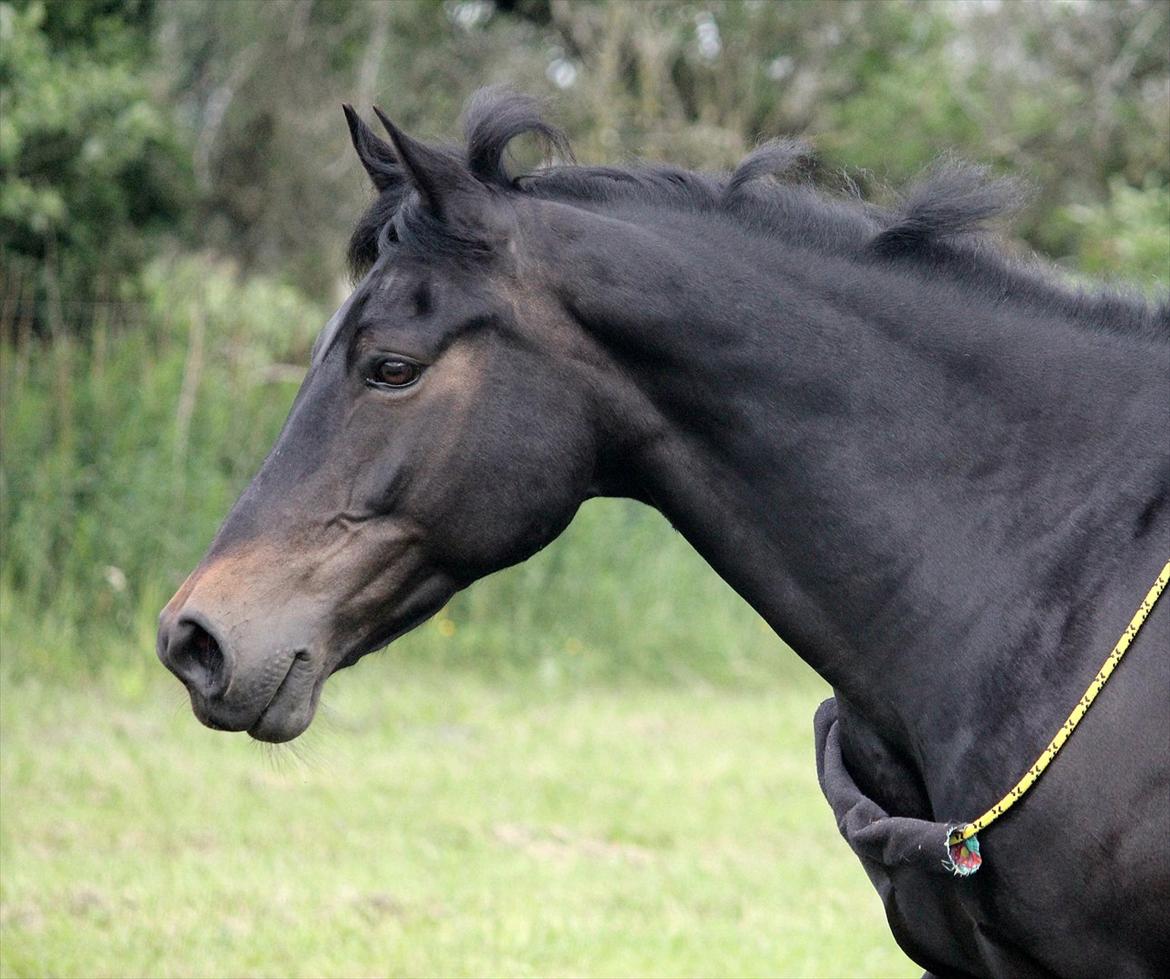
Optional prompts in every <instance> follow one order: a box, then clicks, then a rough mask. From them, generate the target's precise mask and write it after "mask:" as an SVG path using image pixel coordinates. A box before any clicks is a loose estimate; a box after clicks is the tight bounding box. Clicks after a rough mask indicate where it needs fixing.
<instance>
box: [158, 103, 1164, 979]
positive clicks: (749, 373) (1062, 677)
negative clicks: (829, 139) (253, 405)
mask: <svg viewBox="0 0 1170 979" xmlns="http://www.w3.org/2000/svg"><path fill="white" fill-rule="evenodd" d="M347 117H348V119H349V124H350V129H351V134H352V137H353V141H354V144H355V146H356V148H357V152H358V155H359V157H360V158H361V161H362V163H363V164H364V166H365V168H366V170H367V172H368V173H369V175H370V177H371V179H372V181H373V183H374V186H375V188H376V189H377V192H378V194H377V198H376V200H375V202H374V203H373V205H372V206H371V208H370V210H369V211H368V213H367V214H366V215H365V216H364V217H363V218H362V219H361V221H360V224H359V226H358V228H357V231H356V232H355V234H354V236H353V240H352V244H351V250H350V251H351V259H352V264H353V267H354V270H355V278H356V279H358V280H359V281H358V285H357V287H356V289H355V290H354V291H353V293H352V295H351V296H350V297H349V298H348V299H347V300H346V302H345V303H344V304H343V305H342V307H341V308H340V309H339V310H338V311H337V313H336V314H335V315H334V317H333V318H332V319H331V320H330V322H329V323H328V324H327V325H326V327H325V329H324V330H323V331H322V334H321V336H320V338H319V339H318V342H317V346H316V348H315V350H314V352H313V356H312V364H311V367H310V370H309V373H308V376H307V377H306V379H305V381H304V384H303V386H302V388H301V390H300V392H299V394H298V395H297V398H296V401H295V403H294V405H293V407H292V411H291V413H290V415H289V418H288V421H287V422H286V424H285V427H284V430H283V432H282V433H281V435H280V438H279V440H278V441H277V443H276V445H275V447H274V448H273V449H272V452H271V454H270V455H269V457H268V458H267V460H266V461H265V462H264V465H263V467H262V468H261V470H260V472H259V474H258V475H257V476H256V478H255V480H254V481H253V483H252V484H251V485H250V486H249V487H248V489H247V490H246V491H245V492H244V494H243V496H242V497H241V498H240V500H239V501H238V502H237V503H236V505H235V507H234V508H233V509H232V511H231V513H230V514H229V515H228V517H227V519H226V521H225V523H224V525H223V527H222V529H221V530H220V532H219V534H218V536H217V537H216V539H215V541H214V543H213V544H212V546H211V548H210V550H209V551H208V553H207V555H206V557H205V558H204V559H203V561H202V563H200V565H199V566H198V568H196V570H195V571H194V572H193V573H192V575H191V576H190V578H189V579H188V580H187V582H186V583H185V584H184V585H183V586H182V588H181V589H180V590H179V591H178V593H177V594H176V595H175V597H174V598H173V599H172V600H171V602H170V604H169V605H168V606H167V608H166V609H165V610H164V612H163V615H162V619H161V626H160V630H159V655H160V656H161V657H162V660H163V662H164V663H166V665H167V666H168V667H169V668H170V669H171V670H172V671H174V672H175V673H176V674H177V675H178V676H179V678H180V679H181V680H182V681H183V683H184V684H185V685H186V686H187V689H188V691H189V693H190V696H191V702H192V705H193V708H194V711H195V713H196V715H197V716H198V717H199V719H200V720H201V721H203V722H204V723H205V724H207V725H209V726H211V727H215V728H220V729H223V730H232V731H242V730H247V731H248V732H250V733H251V734H252V736H253V737H256V738H260V739H263V740H267V741H283V740H288V739H290V738H294V737H296V736H297V735H298V734H300V733H301V732H302V731H303V730H304V729H305V728H306V727H307V726H308V725H309V722H310V721H311V719H312V717H313V713H314V711H315V709H316V705H317V702H318V698H319V696H320V693H321V688H322V685H323V683H324V682H325V680H326V678H327V677H328V676H329V675H330V674H331V673H333V672H335V671H336V670H338V669H340V668H342V667H345V666H350V665H352V664H353V663H355V662H356V661H357V660H358V659H359V658H360V657H362V656H364V655H365V654H366V653H368V652H370V651H372V650H375V649H378V648H380V647H382V646H384V645H386V644H387V643H388V642H390V641H391V640H393V639H394V638H396V637H397V636H399V635H401V634H402V633H404V632H406V631H407V630H409V629H412V628H414V627H415V626H417V625H418V624H419V623H420V622H422V621H424V620H425V619H426V618H427V617H429V616H430V615H432V614H433V613H435V612H436V611H437V610H438V609H439V608H441V607H442V606H443V604H444V603H445V602H446V601H447V600H448V599H449V598H450V597H451V596H452V595H453V594H454V593H455V592H456V591H457V590H459V589H461V588H463V587H465V586H467V585H469V584H471V583H472V582H473V581H475V580H476V579H478V578H480V577H482V576H484V575H486V574H489V573H491V572H493V571H495V570H497V569H499V568H503V567H505V566H507V565H510V564H513V563H515V562H517V561H522V560H524V559H525V558H527V557H528V556H530V555H531V554H533V553H534V552H536V551H537V550H539V549H540V548H542V547H544V546H545V545H546V544H548V543H549V542H550V541H551V540H553V539H554V538H555V537H556V536H557V535H558V534H559V533H560V532H561V531H562V530H563V529H564V528H565V526H566V525H567V524H568V523H569V521H570V520H571V519H572V517H573V515H574V513H575V512H576V510H577V508H578V506H579V505H580V504H581V502H582V501H583V500H585V499H587V498H589V497H592V496H599V495H606V496H622V497H631V498H633V499H636V500H641V501H643V502H645V503H647V504H649V505H651V506H653V507H656V508H657V509H659V510H660V511H661V512H662V513H663V514H665V515H666V516H667V518H669V520H670V521H671V523H672V524H673V525H674V526H675V527H676V528H677V529H678V530H679V531H680V532H681V533H682V534H684V535H685V536H686V538H687V540H689V541H690V542H691V543H692V544H693V545H694V547H695V548H696V549H697V550H698V551H699V553H701V554H702V555H703V557H704V558H705V559H706V560H707V561H708V562H709V563H710V564H711V566H712V567H713V568H714V569H715V570H716V571H717V572H718V573H719V574H720V575H722V576H723V577H724V578H725V579H726V580H727V581H728V582H729V583H730V584H731V585H732V586H733V587H734V588H735V589H736V590H737V591H738V592H739V594H740V595H742V596H743V597H744V598H745V599H746V600H747V601H748V602H750V603H751V605H752V606H753V607H754V608H755V609H756V610H757V611H758V612H759V613H760V614H761V615H762V616H763V617H764V618H765V619H766V620H767V621H768V622H769V623H770V624H771V625H772V627H773V628H774V629H775V630H776V632H777V633H779V635H781V636H782V637H783V638H784V639H785V640H786V641H787V642H788V643H789V644H790V645H791V646H792V648H793V649H795V650H796V651H797V652H798V653H799V655H800V656H802V657H803V658H804V659H805V660H807V662H808V663H810V664H811V665H812V666H813V667H814V668H815V669H816V670H817V672H818V673H820V674H821V675H822V676H823V677H825V678H826V679H827V680H828V681H829V682H830V683H831V684H832V686H833V688H834V691H835V694H836V696H835V699H834V701H832V702H830V703H829V704H828V705H826V707H825V708H822V711H821V713H820V714H819V715H818V732H817V734H818V737H817V743H818V750H819V752H820V756H819V759H818V763H819V765H820V769H821V774H822V781H823V784H824V785H825V788H826V792H827V793H828V795H829V798H830V802H831V803H832V804H833V806H834V809H835V810H836V812H837V815H838V818H839V822H840V824H841V827H842V830H843V832H845V834H846V836H847V838H848V839H850V842H851V844H852V845H853V846H854V848H855V849H856V850H857V851H858V853H859V855H860V856H861V857H862V861H863V863H864V864H865V865H866V869H867V871H869V873H870V875H871V877H872V878H873V879H874V881H875V883H876V884H877V885H878V889H879V891H880V892H881V894H882V898H883V900H884V902H885V905H886V910H887V914H888V917H889V920H890V924H891V926H892V928H893V931H894V934H895V936H896V938H897V940H898V942H899V943H900V944H901V946H902V947H903V948H904V949H905V950H906V951H907V953H908V954H910V955H911V956H912V957H913V958H914V959H915V960H916V961H918V962H920V963H921V964H922V965H923V966H924V967H925V968H928V969H930V970H932V971H934V972H938V973H943V974H949V975H987V974H993V975H1005V976H1006V975H1010V976H1024V975H1050V974H1055V975H1066V976H1073V975H1085V976H1088V975H1111V976H1122V975H1128V976H1139V975H1152V974H1155V973H1161V974H1165V969H1166V967H1167V963H1168V961H1170V938H1168V930H1170V857H1168V853H1170V849H1168V848H1167V845H1166V841H1167V831H1168V829H1170V817H1168V815H1167V812H1168V804H1170V774H1168V769H1170V710H1168V705H1170V655H1168V650H1170V608H1168V607H1167V606H1170V600H1167V601H1164V602H1162V603H1161V605H1160V606H1158V607H1156V608H1155V609H1154V612H1153V614H1152V615H1151V617H1150V619H1149V621H1148V623H1147V624H1146V626H1145V627H1144V629H1143V631H1142V632H1141V633H1140V634H1139V635H1138V637H1137V640H1136V641H1135V643H1134V645H1133V648H1132V650H1131V651H1130V652H1129V653H1128V655H1127V658H1126V660H1125V662H1124V663H1123V664H1122V665H1121V666H1120V667H1119V669H1118V670H1117V672H1116V674H1115V676H1114V678H1113V679H1111V680H1110V682H1109V683H1108V685H1107V686H1106V687H1105V689H1104V690H1103V692H1102V693H1101V695H1100V697H1099V698H1098V700H1097V702H1096V703H1095V704H1094V705H1093V707H1092V710H1091V711H1090V712H1089V713H1088V715H1087V716H1086V718H1085V720H1084V722H1083V724H1082V725H1081V727H1080V728H1079V729H1078V730H1077V732H1076V734H1075V736H1074V737H1072V738H1071V739H1070V741H1069V742H1068V744H1067V745H1066V746H1065V748H1064V749H1063V750H1062V751H1061V753H1060V754H1059V756H1058V757H1057V758H1056V760H1055V762H1054V763H1053V764H1052V766H1051V767H1050V769H1049V770H1048V772H1047V773H1046V774H1045V775H1044V777H1043V778H1042V779H1041V780H1040V781H1039V782H1038V783H1037V785H1036V786H1035V787H1034V788H1033V789H1032V790H1031V791H1030V792H1029V793H1028V794H1027V795H1026V797H1024V798H1023V799H1022V800H1021V801H1020V802H1019V804H1018V805H1017V806H1016V807H1015V808H1014V809H1013V810H1012V811H1011V812H1010V813H1009V814H1007V815H1005V816H1004V817H1003V818H1002V819H1001V820H999V821H997V822H996V823H995V824H994V825H993V826H992V827H990V828H989V829H987V830H986V831H985V832H984V833H982V834H981V836H982V843H983V857H984V865H983V867H982V869H981V870H980V872H979V873H978V874H976V875H974V876H971V877H967V878H958V877H955V876H952V875H950V874H948V873H947V872H946V870H945V869H944V868H943V867H942V863H943V861H942V857H943V856H944V855H945V846H944V845H943V839H942V835H943V833H944V832H945V829H946V827H947V826H949V825H952V824H958V823H963V822H964V821H966V820H969V819H971V818H972V817H973V816H975V815H977V814H978V813H979V812H981V811H983V809H985V808H987V807H988V806H989V805H990V804H992V803H993V802H995V800H996V799H998V798H999V797H1000V796H1002V795H1003V793H1004V792H1005V791H1006V790H1007V789H1008V788H1009V787H1010V786H1011V785H1013V784H1014V783H1015V781H1016V779H1017V778H1018V777H1019V775H1020V774H1021V772H1022V771H1023V770H1024V769H1025V768H1026V767H1027V766H1028V765H1029V764H1030V763H1031V762H1032V760H1033V759H1034V758H1035V757H1036V755H1037V753H1038V752H1039V751H1040V749H1041V748H1043V747H1044V745H1045V744H1047V742H1048V741H1049V739H1050V738H1051V737H1052V735H1053V734H1054V733H1055V731H1056V730H1057V729H1058V728H1059V727H1060V725H1061V724H1062V722H1063V721H1064V720H1065V718H1066V717H1067V716H1068V713H1069V710H1070V709H1071V708H1072V706H1073V705H1074V704H1075V703H1076V702H1077V700H1078V698H1079V697H1080V696H1081V694H1082V693H1083V691H1084V690H1085V687H1086V685H1087V684H1088V683H1089V681H1090V680H1091V679H1092V677H1093V675H1094V673H1095V671H1096V670H1097V668H1098V667H1099V666H1100V665H1101V661H1102V659H1103V658H1104V657H1105V655H1106V654H1107V653H1108V651H1109V649H1110V648H1111V646H1112V645H1113V644H1114V642H1115V641H1116V640H1117V637H1118V635H1119V634H1120V633H1121V630H1122V629H1123V628H1124V627H1125V626H1126V623H1127V622H1128V621H1129V618H1130V615H1131V614H1132V613H1133V610H1134V608H1135V607H1136V605H1137V603H1138V602H1139V601H1140V600H1141V598H1142V596H1144V595H1145V594H1146V590H1147V589H1148V588H1149V585H1150V583H1151V582H1152V581H1153V580H1154V578H1155V576H1156V574H1157V573H1158V570H1159V569H1160V568H1161V567H1162V564H1163V562H1165V561H1166V559H1167V557H1168V556H1170V553H1168V552H1170V506H1168V498H1170V448H1168V441H1167V433H1168V432H1170V311H1168V308H1167V305H1166V304H1163V305H1161V306H1159V307H1158V308H1154V307H1151V306H1149V305H1147V304H1145V303H1143V302H1141V301H1140V300H1137V299H1134V298H1129V297H1125V296H1121V295H1118V294H1111V293H1099V294H1087V293H1084V292H1079V291H1075V290H1073V289H1071V288H1069V287H1066V286H1063V285H1061V284H1059V283H1057V282H1056V281H1055V279H1054V277H1053V276H1052V275H1051V274H1049V273H1045V272H1043V271H1041V270H1037V269H1035V268H1029V267H1025V266H1023V265H1021V264H1020V263H1019V262H1017V261H1014V260H1011V259H1008V258H1006V257H1004V256H1003V255H1002V254H1001V253H1000V252H999V251H998V250H996V249H995V248H993V247H992V246H990V245H989V244H988V243H987V241H986V239H985V238H983V237H982V236H981V235H980V233H979V230H980V226H981V225H982V224H983V222H985V221H986V219H988V218H990V217H992V216H993V215H994V214H996V213H997V212H998V211H999V210H1000V209H1001V208H1002V206H1003V204H1004V194H1003V193H1002V188H1000V187H997V186H996V185H995V184H994V183H989V182H987V181H986V180H984V179H983V176H982V175H981V174H980V173H978V172H977V171H974V170H972V169H969V168H967V169H965V168H962V167H950V168H942V169H939V170H937V171H936V172H934V174H933V175H932V176H930V177H929V178H928V179H926V180H925V181H924V183H922V184H921V185H920V186H918V187H917V188H915V189H913V190H912V191H911V192H910V193H909V195H908V196H907V197H906V199H905V200H904V202H903V204H902V206H901V207H899V208H895V209H891V210H882V209H878V208H875V207H871V206H867V205H864V204H862V203H860V202H858V201H854V200H839V199H834V198H831V197H828V196H826V195H824V194H822V193H820V192H818V191H817V190H815V189H813V188H812V187H811V186H810V185H809V184H808V183H807V182H802V181H801V180H792V181H788V182H785V181H783V180H780V181H777V180H775V179H773V175H774V174H777V173H782V172H784V171H786V170H788V171H791V170H796V171H797V172H800V171H802V170H803V169H804V168H803V166H802V160H803V150H802V149H801V147H800V146H798V145H796V144H793V143H783V142H782V143H777V144H771V145H768V146H765V147H763V148H761V149H760V150H758V151H757V152H756V153H754V154H753V155H752V156H750V157H749V158H748V159H747V160H745V161H744V162H743V163H742V164H741V165H740V167H739V168H738V169H737V170H736V171H735V172H734V173H731V174H725V175H705V174H698V173H692V172H688V171H684V170H679V169H675V168H671V167H666V166H661V167H645V168H607V167H586V166H575V165H570V164H564V165H559V166H553V167H549V168H547V169H543V170H540V171H538V172H535V173H532V174H529V175H525V176H520V177H513V176H511V175H509V173H508V172H507V171H506V169H505V167H504V164H503V158H504V151H505V148H506V147H507V145H508V143H509V141H510V140H511V139H513V138H514V137H516V136H518V135H521V134H523V133H535V134H536V135H538V136H541V137H543V138H545V139H546V140H548V141H549V142H550V143H551V145H552V147H553V149H554V150H555V151H556V152H557V153H558V154H560V156H561V158H562V159H566V158H567V147H566V146H565V144H564V141H563V137H562V136H561V135H560V133H559V132H557V131H556V130H554V129H552V128H551V127H549V126H548V125H547V124H545V123H544V122H543V121H541V119H540V118H539V116H538V115H537V113H536V112H535V110H534V106H533V104H532V102H531V101H529V100H527V99H524V98H522V97H519V96H508V95H501V94H499V93H496V94H491V93H488V94H483V95H481V96H480V97H478V98H477V99H476V100H475V101H474V102H473V104H472V105H471V107H470V108H469V110H468V116H467V144H466V147H465V148H463V149H460V150H458V151H456V150H453V149H446V148H435V147H431V146H428V145H424V144H422V143H420V142H418V141H416V140H414V139H412V138H410V137H409V136H407V135H405V134H403V133H402V132H400V131H399V130H398V129H396V128H395V127H394V126H393V124H391V123H390V122H389V121H388V120H385V119H384V118H383V122H384V124H385V126H386V129H387V131H388V134H389V141H388V142H387V141H384V140H382V139H380V138H379V137H377V136H376V135H375V134H374V133H373V132H372V131H371V130H370V129H369V128H367V127H366V125H365V124H364V123H362V122H361V121H360V120H359V119H358V117H357V116H356V115H355V114H354V113H353V112H352V110H349V109H348V107H347ZM923 827H926V828H928V829H929V828H930V827H938V832H937V834H936V836H937V848H936V847H935V845H934V843H931V845H930V847H927V848H926V849H925V850H924V849H923V843H922V839H923V838H922V836H921V830H922V829H923ZM903 830H906V831H907V833H908V835H905V834H903ZM915 834H918V835H915ZM931 839H934V838H933V837H932V838H931Z"/></svg>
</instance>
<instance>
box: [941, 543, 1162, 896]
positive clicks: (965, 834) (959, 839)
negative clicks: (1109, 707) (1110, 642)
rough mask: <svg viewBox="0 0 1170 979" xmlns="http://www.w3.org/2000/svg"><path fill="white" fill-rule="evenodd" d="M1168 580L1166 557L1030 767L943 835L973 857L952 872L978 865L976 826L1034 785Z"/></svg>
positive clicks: (987, 822)
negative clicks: (1114, 642)
mask: <svg viewBox="0 0 1170 979" xmlns="http://www.w3.org/2000/svg"><path fill="white" fill-rule="evenodd" d="M1168 581H1170V561H1168V562H1167V563H1166V565H1165V567H1163V568H1162V571H1161V573H1160V574H1159V575H1158V577H1157V579H1156V580H1155V581H1154V585H1153V587H1152V588H1151V589H1150V590H1149V592H1148V593H1147V594H1146V597H1145V599H1144V600H1143V601H1142V603H1141V605H1139V606H1138V610H1137V611H1136V612H1134V614H1133V618H1132V619H1130V620H1129V625H1127V626H1126V627H1125V632H1123V633H1122V634H1121V638H1120V639H1118V640H1117V645H1115V646H1114V647H1113V650H1112V652H1110V653H1109V657H1108V659H1106V660H1105V663H1104V665H1103V666H1102V667H1101V669H1100V670H1098V671H1097V675H1096V676H1095V677H1093V682H1092V683H1090V684H1089V689H1088V690H1086V691H1085V695H1084V696H1083V697H1081V699H1080V701H1079V702H1078V703H1077V705H1076V707H1074V708H1073V710H1072V713H1071V714H1069V715H1068V720H1066V721H1065V722H1064V723H1063V724H1062V725H1061V726H1060V730H1059V731H1057V732H1056V737H1054V738H1053V739H1052V740H1051V741H1050V742H1049V743H1048V747H1047V748H1045V749H1044V750H1043V751H1042V752H1040V757H1039V758H1037V759H1036V761H1035V763H1034V764H1033V765H1032V767H1031V768H1029V769H1028V771H1027V772H1026V773H1025V774H1024V777H1023V778H1021V779H1020V780H1019V781H1018V782H1017V783H1016V785H1015V787H1014V788H1013V789H1012V790H1011V791H1010V792H1009V793H1008V794H1007V795H1005V796H1004V797H1003V798H1002V799H1000V800H999V802H997V803H996V804H995V805H994V806H992V807H991V808H990V809H988V810H987V812H985V813H984V814H983V815H982V816H980V817H979V818H978V819H974V820H972V821H971V822H969V823H966V824H965V825H963V826H958V827H956V828H955V829H953V830H952V831H951V832H950V833H949V834H948V835H947V845H948V846H949V847H957V846H959V845H960V844H964V843H968V841H971V843H970V844H969V847H970V850H971V851H973V853H974V857H975V859H974V865H973V866H970V865H968V866H967V867H966V868H964V865H963V864H961V863H960V861H959V860H956V859H955V858H954V857H953V856H952V866H951V869H952V870H954V872H955V873H957V874H961V875H966V874H969V873H974V871H975V870H976V869H977V868H978V864H979V858H978V854H979V846H978V842H977V841H974V839H973V838H974V836H975V834H976V833H978V832H979V831H980V830H983V829H986V828H987V827H988V826H990V825H991V824H992V823H993V822H995V820H997V819H998V818H999V817H1000V816H1002V815H1003V814H1004V813H1005V812H1007V811H1008V810H1009V809H1010V808H1011V807H1012V806H1013V805H1015V803H1016V801H1017V800H1018V799H1019V798H1020V796H1022V795H1023V794H1024V793H1025V792H1027V791H1028V789H1030V788H1031V787H1032V786H1033V785H1035V784H1036V780H1037V779H1038V778H1040V776H1041V775H1042V774H1044V769H1046V768H1047V767H1048V766H1049V764H1050V763H1051V762H1052V759H1053V758H1055V757H1056V753H1057V752H1058V751H1060V749H1061V748H1062V747H1064V743H1065V742H1066V741H1067V740H1068V739H1069V736H1070V735H1071V734H1072V733H1073V731H1075V730H1076V727H1077V725H1078V724H1080V722H1081V718H1082V717H1084V716H1085V712H1086V711H1087V710H1088V709H1089V706H1090V705H1091V704H1092V703H1093V701H1094V700H1096V699H1097V694H1099V693H1100V692H1101V688H1102V687H1104V686H1105V681H1106V680H1108V679H1109V677H1110V676H1111V675H1112V673H1113V671H1114V670H1115V669H1116V668H1117V664H1118V663H1120V662H1121V657H1122V656H1124V655H1125V651H1126V650H1127V649H1129V646H1130V643H1132V642H1133V640H1134V637H1135V636H1136V635H1137V634H1138V631H1139V630H1140V629H1141V627H1142V625H1143V624H1144V623H1145V621H1146V619H1147V618H1148V617H1149V614H1150V610H1151V609H1152V608H1153V607H1154V603H1155V602H1156V601H1157V600H1158V598H1159V596H1160V595H1161V594H1162V592H1163V590H1164V589H1165V588H1166V583H1167V582H1168Z"/></svg>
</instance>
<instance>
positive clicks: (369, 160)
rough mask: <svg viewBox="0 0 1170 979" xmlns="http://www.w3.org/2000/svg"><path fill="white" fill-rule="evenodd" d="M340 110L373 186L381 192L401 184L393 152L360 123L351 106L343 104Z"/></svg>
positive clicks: (384, 142) (400, 176) (400, 172)
mask: <svg viewBox="0 0 1170 979" xmlns="http://www.w3.org/2000/svg"><path fill="white" fill-rule="evenodd" d="M341 108H342V110H343V111H344V112H345V121H346V123H348V124H349V138H350V139H351V140H353V148H354V149H355V150H357V155H358V159H359V160H361V161H362V166H363V167H365V168H366V173H368V174H369V175H370V180H372V181H373V182H374V186H375V187H376V188H377V189H378V190H379V191H383V190H385V189H386V188H387V187H390V186H393V185H394V184H397V183H399V182H401V180H402V171H401V169H400V168H399V166H398V158H397V157H396V156H395V155H394V150H392V149H391V148H390V146H389V145H388V144H387V143H386V141H385V140H384V139H382V138H381V137H380V136H378V135H377V134H376V133H375V132H374V131H373V130H372V129H371V128H370V127H369V126H367V125H366V124H365V123H364V122H362V118H361V116H359V115H358V114H357V113H356V112H354V110H353V106H352V105H349V104H347V103H344V102H343V103H342V104H341Z"/></svg>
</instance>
